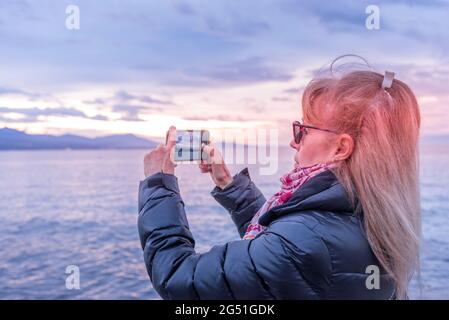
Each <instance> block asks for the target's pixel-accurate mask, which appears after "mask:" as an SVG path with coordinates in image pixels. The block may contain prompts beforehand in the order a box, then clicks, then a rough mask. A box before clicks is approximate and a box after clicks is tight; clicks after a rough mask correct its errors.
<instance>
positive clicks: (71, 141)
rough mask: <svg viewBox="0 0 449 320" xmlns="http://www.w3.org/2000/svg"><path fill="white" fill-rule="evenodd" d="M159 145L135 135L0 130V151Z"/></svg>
mask: <svg viewBox="0 0 449 320" xmlns="http://www.w3.org/2000/svg"><path fill="white" fill-rule="evenodd" d="M156 144H157V143H156V142H154V141H151V140H147V139H143V138H139V137H137V136H135V135H133V134H119V135H110V136H104V137H98V138H86V137H82V136H78V135H72V134H64V135H60V136H54V135H47V134H27V133H25V132H23V131H19V130H15V129H10V128H3V129H0V150H34V149H38V150H44V149H147V148H153V147H154V146H155V145H156Z"/></svg>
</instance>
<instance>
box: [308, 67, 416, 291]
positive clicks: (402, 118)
mask: <svg viewBox="0 0 449 320" xmlns="http://www.w3.org/2000/svg"><path fill="white" fill-rule="evenodd" d="M382 80H383V75H381V74H379V73H376V72H373V71H365V70H362V71H351V72H349V73H347V74H345V75H343V76H341V77H339V78H336V77H332V76H326V77H319V78H316V79H314V80H312V81H311V82H310V83H309V84H308V85H307V87H306V88H305V90H304V94H303V97H302V108H303V118H304V120H306V121H309V122H311V123H320V122H321V123H322V122H323V117H324V115H325V114H326V113H327V114H328V116H329V117H328V119H327V120H325V123H326V124H325V125H326V127H327V128H330V129H333V130H336V131H337V132H340V133H347V134H349V135H350V136H351V137H352V138H353V139H354V150H353V152H352V154H351V156H350V157H349V158H348V159H346V160H345V161H342V162H341V163H340V165H339V166H338V167H337V168H336V169H332V171H333V172H334V173H335V174H336V176H337V178H338V180H339V181H340V183H341V184H342V185H343V186H344V188H345V190H346V192H347V194H348V196H349V198H350V200H351V201H352V203H353V204H354V208H355V211H356V213H359V214H362V213H363V221H364V228H365V232H366V236H367V239H368V241H369V243H370V246H371V248H372V250H373V252H374V254H375V255H376V257H377V259H378V260H379V262H380V264H381V265H382V267H383V268H384V269H385V270H386V272H388V274H389V275H390V276H391V278H392V279H393V280H394V283H395V286H396V297H397V298H399V299H402V298H406V297H407V288H408V283H409V281H410V279H411V277H412V276H413V274H414V272H415V271H416V270H417V269H418V270H419V249H420V238H421V216H420V215H421V214H420V211H421V210H420V192H419V156H418V139H419V127H420V113H419V107H418V103H417V100H416V98H415V95H414V94H413V92H412V90H411V89H410V88H409V87H408V86H407V85H406V84H405V83H404V82H402V81H399V80H397V79H395V80H394V81H393V84H392V85H391V88H387V89H382V87H381V84H382ZM317 98H319V99H317Z"/></svg>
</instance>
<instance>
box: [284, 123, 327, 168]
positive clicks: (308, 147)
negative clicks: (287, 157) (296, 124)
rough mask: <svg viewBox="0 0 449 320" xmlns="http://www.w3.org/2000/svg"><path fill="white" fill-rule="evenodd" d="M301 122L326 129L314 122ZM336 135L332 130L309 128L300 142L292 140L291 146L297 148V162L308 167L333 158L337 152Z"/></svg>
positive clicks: (295, 158)
mask: <svg viewBox="0 0 449 320" xmlns="http://www.w3.org/2000/svg"><path fill="white" fill-rule="evenodd" d="M301 123H302V124H305V125H311V126H316V127H319V128H323V129H326V127H323V126H320V125H316V124H313V123H307V122H301ZM335 136H336V135H335V134H333V133H331V132H327V131H322V130H317V129H310V128H307V129H306V133H305V134H304V135H303V137H302V139H301V141H300V143H299V144H297V143H296V142H295V139H292V140H291V142H290V146H291V147H292V148H293V149H295V150H296V153H295V156H294V160H295V162H296V163H297V164H298V165H299V166H301V167H308V166H311V165H314V164H316V163H321V162H327V161H330V160H332V159H333V158H334V156H335V153H336V143H335V138H336V137H335Z"/></svg>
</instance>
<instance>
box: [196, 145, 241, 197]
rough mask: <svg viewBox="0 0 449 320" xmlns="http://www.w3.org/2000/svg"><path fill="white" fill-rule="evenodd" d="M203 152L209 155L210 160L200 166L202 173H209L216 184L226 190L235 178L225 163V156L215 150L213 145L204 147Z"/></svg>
mask: <svg viewBox="0 0 449 320" xmlns="http://www.w3.org/2000/svg"><path fill="white" fill-rule="evenodd" d="M203 151H204V152H206V153H207V155H208V160H207V161H203V162H201V163H200V164H199V168H200V171H201V172H202V173H206V172H209V173H210V176H211V178H212V180H213V181H214V183H215V184H216V185H217V186H218V187H219V188H220V189H224V188H225V187H226V186H228V185H229V184H230V183H231V182H232V180H233V178H232V176H231V174H230V173H229V169H228V167H227V166H226V164H225V163H224V161H223V156H222V155H221V153H220V151H218V150H217V149H216V148H215V146H214V145H213V143H210V144H209V145H206V146H204V147H203Z"/></svg>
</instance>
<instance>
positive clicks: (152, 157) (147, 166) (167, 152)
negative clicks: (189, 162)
mask: <svg viewBox="0 0 449 320" xmlns="http://www.w3.org/2000/svg"><path fill="white" fill-rule="evenodd" d="M175 134H176V128H175V127H174V126H171V127H170V129H169V130H168V139H167V145H163V144H159V145H158V146H157V147H156V148H155V149H153V150H151V151H150V152H149V153H147V154H146V155H145V157H144V159H143V164H144V174H145V177H148V176H151V175H152V174H155V173H158V172H161V171H162V172H163V173H168V174H175V167H176V164H175V163H174V162H173V160H172V157H171V151H172V149H173V147H174V146H175V143H176V141H175Z"/></svg>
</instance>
